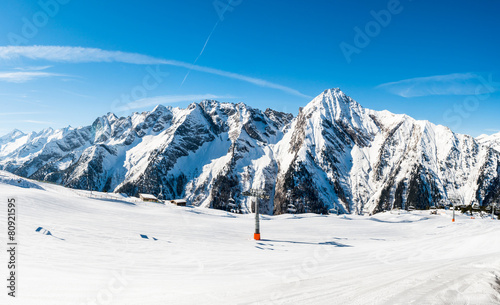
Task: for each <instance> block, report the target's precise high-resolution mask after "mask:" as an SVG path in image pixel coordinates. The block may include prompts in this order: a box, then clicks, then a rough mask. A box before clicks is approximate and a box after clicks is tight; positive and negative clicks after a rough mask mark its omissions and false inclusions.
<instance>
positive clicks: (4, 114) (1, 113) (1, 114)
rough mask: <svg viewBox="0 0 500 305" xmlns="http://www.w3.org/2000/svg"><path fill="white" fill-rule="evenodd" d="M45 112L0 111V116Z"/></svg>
mask: <svg viewBox="0 0 500 305" xmlns="http://www.w3.org/2000/svg"><path fill="white" fill-rule="evenodd" d="M42 113H45V112H0V116H11V115H29V114H42Z"/></svg>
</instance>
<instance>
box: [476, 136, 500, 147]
mask: <svg viewBox="0 0 500 305" xmlns="http://www.w3.org/2000/svg"><path fill="white" fill-rule="evenodd" d="M476 140H477V141H478V142H479V143H480V144H482V145H485V146H489V147H492V148H494V149H496V150H497V151H500V132H499V133H495V134H492V135H485V134H483V135H480V136H479V137H477V138H476Z"/></svg>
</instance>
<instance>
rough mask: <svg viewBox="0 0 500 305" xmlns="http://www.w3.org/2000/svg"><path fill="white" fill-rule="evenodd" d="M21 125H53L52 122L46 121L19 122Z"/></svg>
mask: <svg viewBox="0 0 500 305" xmlns="http://www.w3.org/2000/svg"><path fill="white" fill-rule="evenodd" d="M20 122H23V123H31V124H40V125H54V123H53V122H48V121H37V120H21V121H20Z"/></svg>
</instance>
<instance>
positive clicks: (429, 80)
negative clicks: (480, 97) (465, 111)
mask: <svg viewBox="0 0 500 305" xmlns="http://www.w3.org/2000/svg"><path fill="white" fill-rule="evenodd" d="M377 88H380V89H384V90H386V91H388V92H390V93H392V94H396V95H399V96H402V97H407V98H410V97H418V96H429V95H476V94H486V93H492V92H494V91H497V90H498V89H500V88H499V87H498V86H496V87H492V84H491V82H488V81H487V80H486V79H485V78H484V77H483V76H482V75H480V74H476V73H453V74H447V75H435V76H428V77H416V78H410V79H405V80H400V81H397V82H390V83H385V84H381V85H379V86H377Z"/></svg>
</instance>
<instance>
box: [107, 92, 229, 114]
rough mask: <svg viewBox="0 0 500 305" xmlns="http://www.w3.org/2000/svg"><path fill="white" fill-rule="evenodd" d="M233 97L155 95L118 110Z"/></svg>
mask: <svg viewBox="0 0 500 305" xmlns="http://www.w3.org/2000/svg"><path fill="white" fill-rule="evenodd" d="M223 98H224V99H232V98H236V97H234V96H230V95H226V96H223V95H213V94H190V95H162V96H153V97H148V98H143V99H140V100H136V101H133V102H130V103H128V104H126V105H123V106H121V107H119V108H118V109H117V110H118V111H124V110H132V109H138V108H144V107H149V106H156V105H160V104H173V103H180V102H194V101H200V100H205V99H209V100H216V99H223Z"/></svg>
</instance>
